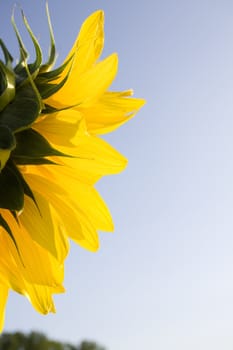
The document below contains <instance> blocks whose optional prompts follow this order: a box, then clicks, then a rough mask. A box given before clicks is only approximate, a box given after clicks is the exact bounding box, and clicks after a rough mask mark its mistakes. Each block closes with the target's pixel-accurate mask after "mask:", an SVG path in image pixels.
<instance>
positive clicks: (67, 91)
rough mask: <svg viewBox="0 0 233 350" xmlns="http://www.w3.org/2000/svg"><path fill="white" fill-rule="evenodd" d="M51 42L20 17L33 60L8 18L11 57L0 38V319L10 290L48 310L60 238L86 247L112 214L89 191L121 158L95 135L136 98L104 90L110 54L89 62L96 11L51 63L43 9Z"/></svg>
mask: <svg viewBox="0 0 233 350" xmlns="http://www.w3.org/2000/svg"><path fill="white" fill-rule="evenodd" d="M47 16H48V23H49V29H50V39H51V48H50V54H49V58H48V61H47V62H46V63H43V59H42V52H41V48H40V46H39V44H38V41H37V39H36V37H35V36H34V34H33V32H32V30H31V28H30V26H29V24H28V22H27V19H26V17H25V16H24V14H23V12H22V18H23V22H24V24H25V27H26V29H27V31H28V33H29V35H30V37H31V40H32V42H33V45H34V48H35V53H36V54H35V61H34V62H32V63H28V52H27V50H26V48H25V46H24V44H23V41H22V38H21V36H20V33H19V31H18V28H17V26H16V23H15V20H14V16H13V17H12V24H13V27H14V30H15V33H16V37H17V40H18V44H19V48H20V59H19V61H18V63H17V64H15V63H14V60H13V58H12V56H11V54H10V52H9V51H8V49H7V47H6V45H5V44H4V42H3V41H2V40H1V41H0V46H1V49H2V52H3V57H4V60H2V61H0V327H1V328H2V327H3V324H4V312H5V305H6V301H7V296H8V292H9V290H10V289H12V290H14V291H16V292H18V293H20V294H22V295H24V296H26V297H27V298H28V299H29V301H30V302H31V304H32V305H33V307H34V308H35V309H36V310H37V311H38V312H40V313H42V314H47V313H48V312H55V306H54V303H53V298H52V296H53V294H55V293H61V292H63V291H64V288H63V285H62V283H63V278H64V261H65V258H66V256H67V254H68V251H69V240H70V239H72V240H73V241H75V242H76V243H78V244H79V245H80V246H82V247H84V248H86V249H89V250H91V251H96V250H97V249H98V247H99V241H98V234H97V232H98V230H101V231H112V230H113V222H112V218H111V215H110V212H109V210H108V208H107V206H106V205H105V203H104V201H103V200H102V198H101V197H100V195H99V194H98V192H97V191H96V190H95V187H94V186H95V184H96V182H97V181H98V180H99V179H100V178H101V177H102V176H104V175H108V174H115V173H118V172H120V171H122V170H123V169H124V168H125V166H126V164H127V161H126V159H125V158H124V157H123V156H122V155H121V154H119V153H118V152H117V151H116V150H115V149H114V148H112V147H111V146H110V145H109V144H108V143H107V142H105V141H104V140H103V139H102V138H100V137H99V136H98V135H101V134H105V133H108V132H111V131H113V130H115V129H116V128H118V127H119V126H121V125H122V124H124V123H125V122H126V121H128V120H129V119H130V118H132V117H133V116H134V115H135V113H136V112H137V111H138V110H139V108H140V107H141V106H142V105H143V104H144V100H142V99H136V98H132V97H131V96H132V91H131V90H127V91H122V92H112V91H109V90H108V89H109V86H110V85H111V83H112V81H113V80H114V78H115V76H116V74H117V63H118V61H117V55H116V54H112V55H110V56H109V57H107V58H105V59H103V60H102V61H100V60H99V57H100V55H101V52H102V49H103V44H104V29H103V24H104V14H103V12H102V11H97V12H95V13H93V14H92V15H91V16H90V17H88V18H87V19H86V21H85V22H84V23H83V25H82V27H81V30H80V33H79V35H78V38H77V40H76V42H75V44H74V46H73V48H72V49H71V51H70V53H69V54H68V56H67V57H66V59H65V60H64V63H63V64H62V65H61V66H60V67H58V68H53V67H54V63H55V58H56V51H55V44H54V36H53V31H52V26H51V21H50V17H49V12H48V8H47Z"/></svg>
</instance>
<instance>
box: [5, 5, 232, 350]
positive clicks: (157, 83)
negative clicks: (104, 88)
mask: <svg viewBox="0 0 233 350" xmlns="http://www.w3.org/2000/svg"><path fill="white" fill-rule="evenodd" d="M14 2H15V1H13V0H7V1H5V0H0V28H1V36H2V37H3V39H6V40H8V41H9V42H10V47H11V48H12V52H14V55H15V54H16V52H17V50H16V49H17V45H16V41H15V39H14V34H13V30H12V29H11V25H10V15H11V9H12V6H13V3H14ZM20 3H21V5H22V7H23V9H24V11H25V14H26V15H27V17H28V20H29V22H30V24H31V26H32V28H33V30H34V32H35V34H36V35H37V36H38V37H39V38H40V42H41V45H42V46H43V49H44V50H45V51H46V50H47V48H48V30H47V26H46V16H45V6H44V3H45V1H44V0H37V1H28V0H21V1H20ZM49 5H50V10H51V16H52V22H53V25H54V32H55V38H56V43H57V48H58V52H59V59H58V62H59V63H60V62H62V60H63V58H64V57H65V56H66V54H67V52H68V51H69V49H70V48H71V46H72V44H73V42H74V40H75V38H76V35H77V33H78V30H79V27H80V25H81V23H82V21H83V20H84V19H85V18H86V17H87V16H88V15H89V14H90V13H92V12H93V11H95V10H96V9H103V10H104V11H105V18H106V26H105V32H106V41H105V43H106V45H105V51H104V54H103V57H105V56H106V55H108V54H110V53H112V52H115V51H116V52H118V54H119V61H120V65H119V75H118V77H117V79H116V81H115V83H114V85H113V88H114V89H120V90H123V89H127V88H131V87H132V88H134V90H135V96H137V97H144V98H146V99H147V105H146V106H145V107H144V108H143V109H142V111H141V112H140V113H139V114H138V115H137V117H136V118H135V119H134V120H132V121H131V122H130V123H128V124H127V125H125V126H123V127H122V128H121V129H120V130H118V131H117V132H115V133H113V134H111V135H109V136H108V137H107V139H108V140H109V142H110V143H111V144H112V145H114V146H115V147H116V148H117V149H118V150H119V151H121V152H122V153H123V154H124V155H126V156H127V157H128V158H129V166H128V168H127V170H126V171H125V172H123V173H122V174H120V175H117V176H112V177H108V178H105V179H103V180H101V182H100V183H99V185H98V189H99V190H100V192H101V194H102V196H103V197H104V198H105V200H106V202H107V203H108V205H109V207H110V208H111V212H112V215H113V218H114V221H115V233H114V234H108V233H107V234H106V233H101V234H100V239H101V249H100V251H99V252H98V253H97V254H92V253H89V252H86V251H84V250H81V248H78V247H77V246H72V249H71V254H70V256H69V259H68V260H67V264H66V279H65V286H66V288H67V293H66V294H64V295H60V296H58V297H56V305H57V314H56V315H51V316H47V317H44V316H41V315H39V314H37V313H36V312H35V311H34V310H33V309H32V307H31V305H30V304H29V303H28V301H27V300H26V299H25V298H23V297H21V296H18V295H16V294H15V293H12V294H11V296H10V298H9V302H8V307H7V315H6V327H5V330H6V331H15V330H21V331H25V332H28V331H30V330H39V331H42V332H45V333H46V334H47V335H49V336H50V337H52V338H55V339H59V340H66V341H70V342H73V343H78V342H79V341H80V340H82V339H84V338H87V339H93V340H96V341H98V342H99V343H100V344H103V345H105V346H106V347H107V349H108V350H142V349H143V350H147V349H148V350H149V349H150V350H170V349H172V350H187V349H189V350H196V349H198V350H206V349H211V350H219V349H224V350H232V348H233V215H232V214H233V156H232V155H233V137H232V135H233V98H232V96H233V20H232V18H233V17H232V16H233V2H232V1H231V0H221V1H217V0H195V1H192V0H163V1H162V0H160V1H156V0H151V1H149V0H144V1H137V0H126V1H123V0H122V1H119V0H118V1H116V0H111V1H109V0H85V1H83V0H82V1H81V0H65V1H62V0H50V1H49ZM19 22H20V19H19V16H17V23H19Z"/></svg>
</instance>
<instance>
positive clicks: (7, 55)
mask: <svg viewBox="0 0 233 350" xmlns="http://www.w3.org/2000/svg"><path fill="white" fill-rule="evenodd" d="M0 47H1V49H2V52H3V54H4V58H5V63H6V66H7V67H8V68H9V69H12V63H13V57H12V56H11V54H10V52H9V51H8V49H7V47H6V45H5V44H4V42H3V41H2V39H0Z"/></svg>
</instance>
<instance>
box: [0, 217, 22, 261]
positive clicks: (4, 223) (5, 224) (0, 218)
mask: <svg viewBox="0 0 233 350" xmlns="http://www.w3.org/2000/svg"><path fill="white" fill-rule="evenodd" d="M0 226H2V227H3V228H4V230H5V231H6V232H7V233H8V235H9V236H10V238H11V239H12V241H13V243H14V245H15V248H16V250H17V252H18V254H19V249H18V245H17V243H16V240H15V237H14V235H13V233H12V231H11V229H10V227H9V225H8V223H7V222H6V220H4V219H3V217H2V215H1V214H0ZM19 255H20V254H19Z"/></svg>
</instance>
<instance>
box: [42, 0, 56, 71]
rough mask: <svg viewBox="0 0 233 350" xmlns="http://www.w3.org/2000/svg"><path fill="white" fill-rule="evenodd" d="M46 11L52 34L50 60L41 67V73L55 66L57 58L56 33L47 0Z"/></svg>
mask: <svg viewBox="0 0 233 350" xmlns="http://www.w3.org/2000/svg"><path fill="white" fill-rule="evenodd" d="M46 13H47V19H48V25H49V34H50V52H49V59H48V61H47V62H46V63H45V64H43V65H42V66H41V67H40V73H42V72H48V71H49V70H50V69H51V68H52V67H53V65H54V63H55V60H56V47H55V40H54V34H53V27H52V23H51V19H50V14H49V6H48V3H47V2H46Z"/></svg>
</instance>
